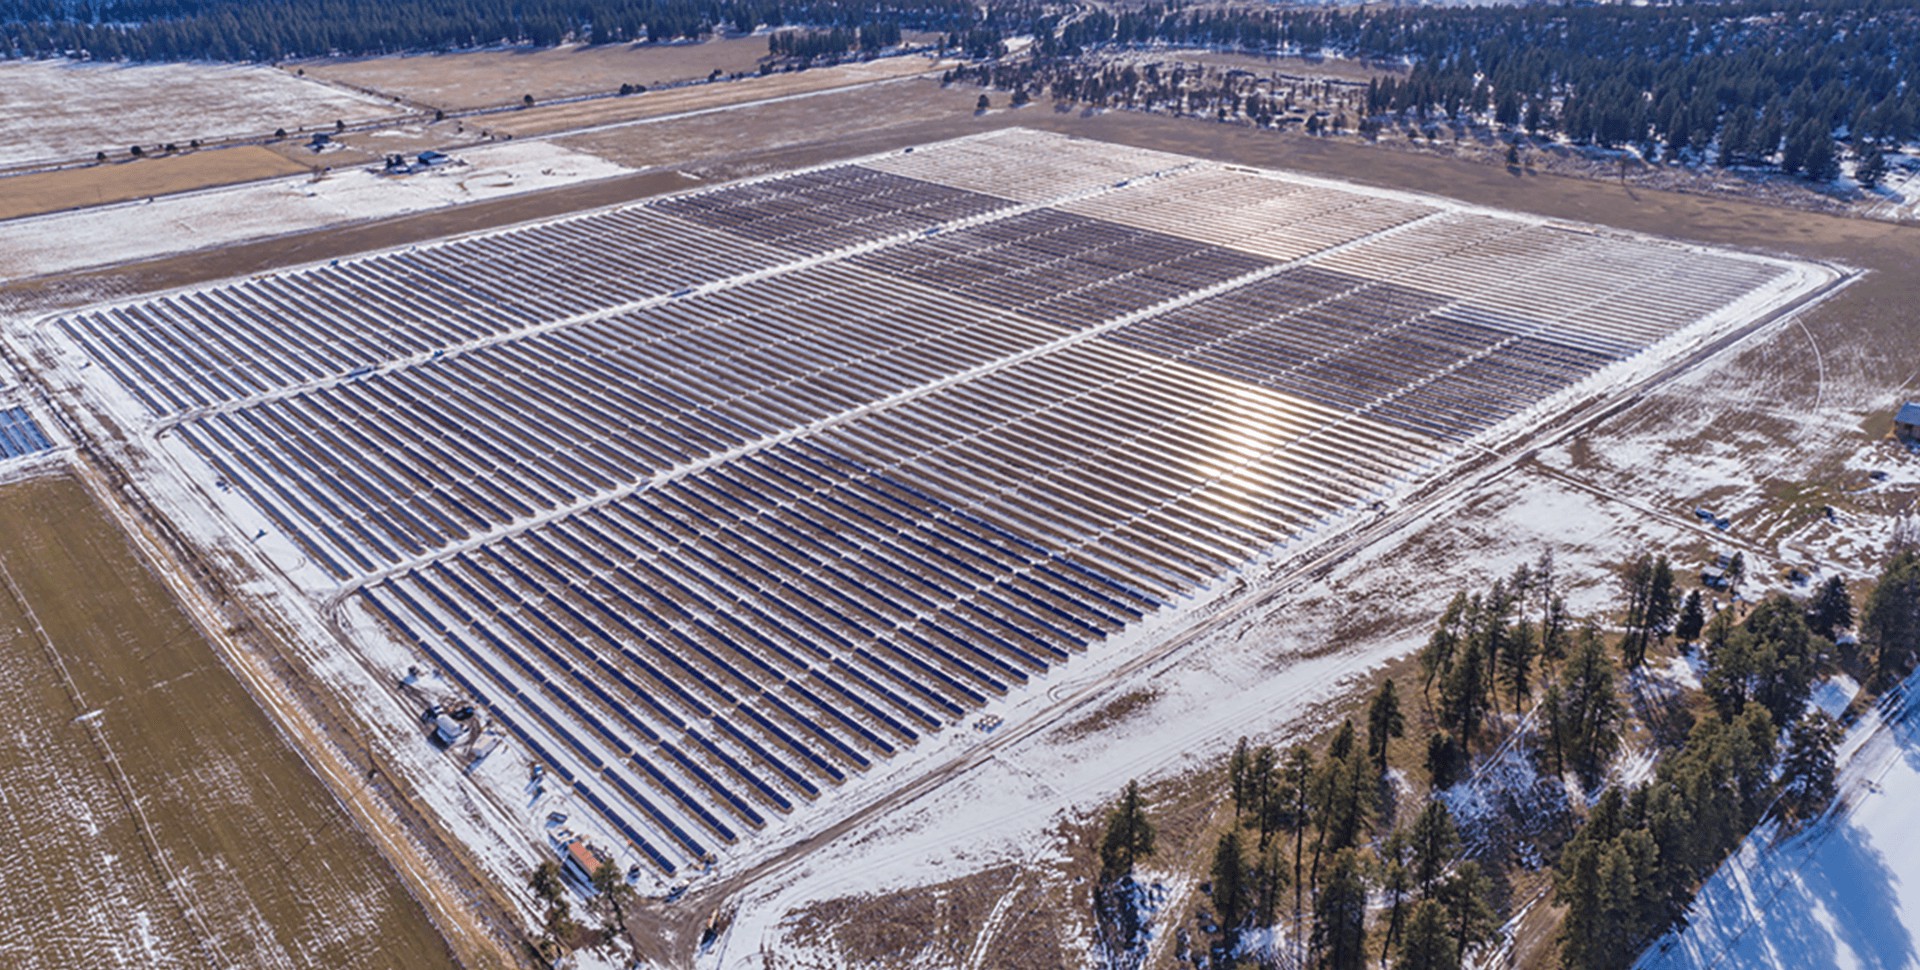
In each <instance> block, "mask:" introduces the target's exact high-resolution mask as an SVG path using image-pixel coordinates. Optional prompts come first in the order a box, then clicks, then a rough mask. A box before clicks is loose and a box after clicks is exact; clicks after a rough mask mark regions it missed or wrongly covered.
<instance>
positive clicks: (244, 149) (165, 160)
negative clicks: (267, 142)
mask: <svg viewBox="0 0 1920 970" xmlns="http://www.w3.org/2000/svg"><path fill="white" fill-rule="evenodd" d="M304 171H307V166H305V165H302V164H300V163H299V162H295V161H292V160H290V159H288V158H285V157H282V156H281V155H278V154H275V153H274V152H271V151H268V150H267V149H265V148H261V147H259V146H257V145H242V146H240V147H237V148H226V149H218V150H214V151H201V152H189V153H187V154H185V155H169V156H163V157H159V158H143V159H139V160H137V161H116V162H108V163H107V164H105V165H92V166H88V167H86V168H68V169H61V170H59V171H55V172H36V173H34V174H32V175H15V176H13V177H12V178H0V219H17V218H19V217H21V216H32V215H40V214H41V213H45V212H59V211H60V210H62V209H77V208H80V207H82V206H89V205H104V204H106V203H109V202H125V201H127V200H129V199H144V198H147V197H149V196H155V195H166V194H167V193H170V192H187V191H191V190H193V189H206V188H212V187H214V186H217V185H232V184H235V183H237V182H251V181H253V180H255V179H264V178H273V177H274V176H276V175H295V174H298V173H300V172H304Z"/></svg>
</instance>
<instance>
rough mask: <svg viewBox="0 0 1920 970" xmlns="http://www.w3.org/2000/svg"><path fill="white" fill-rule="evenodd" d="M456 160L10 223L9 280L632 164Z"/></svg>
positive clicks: (535, 153)
mask: <svg viewBox="0 0 1920 970" xmlns="http://www.w3.org/2000/svg"><path fill="white" fill-rule="evenodd" d="M455 158H456V159H457V161H458V162H464V163H465V164H454V165H449V166H446V167H444V168H437V169H433V170H430V171H426V172H422V173H419V174H416V175H408V176H397V177H396V176H387V175H383V174H380V173H379V172H378V171H377V170H375V169H370V168H355V169H351V170H347V171H336V172H333V173H331V174H329V175H328V176H327V177H326V178H324V179H322V180H320V181H318V182H316V181H313V180H312V179H311V178H310V177H308V176H304V175H299V176H293V177H290V178H283V179H274V180H271V181H265V182H253V183H249V184H247V185H241V186H235V187H232V188H223V189H211V190H208V191H204V192H190V193H186V194H182V195H174V196H165V197H162V198H157V199H149V200H145V201H142V202H132V203H127V204H124V205H111V206H101V207H96V208H91V209H83V210H79V211H76V212H62V213H56V214H53V215H47V216H41V217H38V218H32V219H21V220H18V221H15V222H9V223H8V224H7V231H6V234H5V238H4V240H0V278H21V277H29V276H39V275H43V274H48V273H58V272H66V271H69V270H75V269H83V268H86V267H90V266H101V265H108V264H112V263H120V262H126V261H129V260H138V259H150V258H153V257H156V256H164V255H169V254H173V253H181V252H189V251H193V250H199V249H208V248H211V247H214V246H221V245H226V244H229V243H236V242H242V241H245V240H250V239H262V238H266V237H270V236H280V235H286V234H288V233H295V232H305V231H309V230H313V229H319V228H323V227H327V226H333V225H339V224H343V223H349V222H357V221H361V220H368V219H381V218H386V217H389V216H397V215H402V214H405V213H409V212H419V211H423V210H427V209H437V208H441V207H444V206H450V205H458V204H461V203H465V202H478V201H482V200H485V199H493V198H499V197H502V196H508V195H516V194H519V193H522V192H531V191H534V190H537V189H546V188H552V187H555V186H559V185H568V184H571V183H575V182H585V181H590V180H593V179H602V178H607V177H609V176H614V175H620V174H622V173H624V172H627V171H630V169H628V168H626V167H625V166H622V165H617V164H615V163H613V162H609V161H606V160H604V159H602V158H599V157H597V156H594V155H588V154H585V153H583V152H576V151H573V150H571V149H566V148H561V147H559V146H558V145H552V144H548V143H546V142H535V141H522V142H508V143H505V144H499V145H491V146H488V147H486V148H476V149H472V150H468V151H462V152H458V153H456V155H455Z"/></svg>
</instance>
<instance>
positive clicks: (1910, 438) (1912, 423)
mask: <svg viewBox="0 0 1920 970" xmlns="http://www.w3.org/2000/svg"><path fill="white" fill-rule="evenodd" d="M1893 436H1894V437H1896V438H1899V439H1900V440H1901V441H1905V442H1907V443H1909V444H1912V443H1915V442H1920V401H1908V402H1907V403H1905V404H1902V405H1900V410H1899V412H1898V413H1896V414H1895V415H1894V416H1893Z"/></svg>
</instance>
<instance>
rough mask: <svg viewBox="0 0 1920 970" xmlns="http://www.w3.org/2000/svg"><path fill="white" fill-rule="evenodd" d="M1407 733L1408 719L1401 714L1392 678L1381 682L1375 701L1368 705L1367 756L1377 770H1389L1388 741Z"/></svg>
mask: <svg viewBox="0 0 1920 970" xmlns="http://www.w3.org/2000/svg"><path fill="white" fill-rule="evenodd" d="M1406 733H1407V719H1406V718H1405V717H1402V716H1401V714H1400V696H1399V694H1398V693H1396V692H1395V691H1394V688H1393V681H1392V680H1383V681H1381V682H1380V689H1379V690H1377V691H1375V692H1374V695H1373V701H1372V702H1371V703H1369V704H1368V705H1367V756H1368V757H1369V758H1371V759H1372V761H1373V763H1374V767H1375V769H1376V770H1378V771H1380V772H1382V773H1385V772H1386V770H1387V742H1388V741H1389V740H1391V739H1393V738H1397V737H1402V736H1404V735H1405V734H1406Z"/></svg>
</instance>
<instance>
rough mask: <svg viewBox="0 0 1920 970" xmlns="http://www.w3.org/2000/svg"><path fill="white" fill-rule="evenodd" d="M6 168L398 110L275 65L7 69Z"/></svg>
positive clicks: (0, 159)
mask: <svg viewBox="0 0 1920 970" xmlns="http://www.w3.org/2000/svg"><path fill="white" fill-rule="evenodd" d="M0 108H4V110H0V168H4V167H11V166H24V165H29V164H36V163H44V162H50V161H74V160H79V159H86V158H92V157H93V154H94V153H95V152H98V151H104V152H106V153H107V154H108V155H109V156H110V157H114V158H126V157H127V156H128V154H129V153H128V149H129V148H130V147H132V146H134V145H140V146H142V147H145V148H149V149H151V148H153V147H154V146H155V145H157V144H162V143H165V142H175V143H178V144H179V145H181V146H182V147H185V146H186V144H187V142H188V141H189V140H191V139H195V138H198V139H200V140H201V141H203V142H207V143H212V142H214V141H216V140H219V139H224V138H230V137H236V136H251V137H264V136H266V135H267V134H269V133H271V132H272V131H273V130H274V129H275V128H285V129H287V130H288V131H295V130H298V129H299V128H301V127H303V126H320V125H328V126H331V125H332V124H333V123H334V122H335V121H346V122H347V123H349V124H352V123H354V122H356V121H365V120H368V119H373V118H381V117H387V116H389V115H392V114H393V113H394V109H393V108H392V107H391V106H389V105H387V104H383V103H382V102H380V101H377V100H375V99H373V98H369V97H366V96H364V95H360V94H354V93H352V92H348V91H343V90H340V89H338V88H333V87H329V86H327V85H324V84H319V83H316V82H313V81H308V80H303V79H301V78H297V77H295V76H293V75H292V74H288V73H286V72H284V71H278V70H274V69H273V68H269V67H247V66H236V65H215V64H151V65H140V66H122V65H109V64H76V63H68V62H63V61H13V62H6V63H0Z"/></svg>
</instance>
